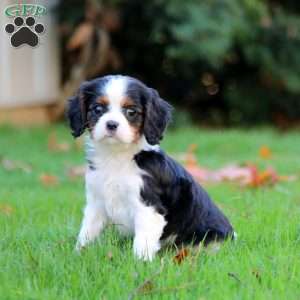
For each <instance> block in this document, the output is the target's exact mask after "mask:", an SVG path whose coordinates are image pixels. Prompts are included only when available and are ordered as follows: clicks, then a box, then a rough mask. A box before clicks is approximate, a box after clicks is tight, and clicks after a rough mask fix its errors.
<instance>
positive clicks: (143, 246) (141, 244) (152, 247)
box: [133, 238, 160, 261]
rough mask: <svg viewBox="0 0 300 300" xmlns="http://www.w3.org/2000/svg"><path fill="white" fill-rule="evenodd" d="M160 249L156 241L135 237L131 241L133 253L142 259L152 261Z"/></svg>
mask: <svg viewBox="0 0 300 300" xmlns="http://www.w3.org/2000/svg"><path fill="white" fill-rule="evenodd" d="M159 249H160V245H159V243H158V242H152V243H151V241H150V242H149V241H148V240H146V239H137V238H136V239H135V240H134V243H133V252H134V255H135V256H136V257H137V258H138V259H141V260H144V261H152V260H153V258H154V256H155V254H156V252H157V251H158V250H159Z"/></svg>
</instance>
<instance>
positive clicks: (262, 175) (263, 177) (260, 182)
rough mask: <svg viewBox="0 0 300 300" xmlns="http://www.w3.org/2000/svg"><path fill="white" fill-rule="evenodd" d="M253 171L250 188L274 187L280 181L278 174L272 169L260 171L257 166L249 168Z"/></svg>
mask: <svg viewBox="0 0 300 300" xmlns="http://www.w3.org/2000/svg"><path fill="white" fill-rule="evenodd" d="M249 168H250V170H251V179H250V181H249V183H248V186H250V187H254V188H257V187H260V186H265V185H274V184H275V183H277V182H278V181H279V176H278V174H277V173H276V172H275V171H274V170H273V169H271V168H269V169H267V170H264V171H259V170H258V168H257V167H256V166H253V165H252V166H249Z"/></svg>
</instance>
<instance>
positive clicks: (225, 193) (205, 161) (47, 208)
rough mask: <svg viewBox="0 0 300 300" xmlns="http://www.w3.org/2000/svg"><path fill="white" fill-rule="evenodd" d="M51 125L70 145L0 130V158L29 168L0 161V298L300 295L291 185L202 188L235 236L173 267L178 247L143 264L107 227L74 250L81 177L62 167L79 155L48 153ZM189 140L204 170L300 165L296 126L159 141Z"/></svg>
mask: <svg viewBox="0 0 300 300" xmlns="http://www.w3.org/2000/svg"><path fill="white" fill-rule="evenodd" d="M53 131H55V132H56V133H57V136H58V139H59V140H60V141H68V142H69V143H73V141H72V138H71V137H70V135H69V132H68V129H66V128H65V127H64V126H63V125H56V126H52V127H45V128H39V129H31V130H29V129H13V128H10V127H5V128H2V129H0V136H1V138H0V155H1V156H2V157H5V158H7V159H10V160H13V161H22V162H26V163H28V164H31V166H32V172H31V173H29V174H27V173H24V172H23V171H21V170H14V171H10V172H8V171H7V170H5V169H4V168H3V167H1V166H0V186H1V188H0V266H1V268H0V298H1V299H43V300H46V299H128V298H129V297H131V298H136V299H141V298H145V299H230V300H232V299H243V300H244V299H300V222H299V220H300V218H299V213H300V182H299V181H295V182H286V183H280V184H278V185H276V186H274V187H269V188H259V189H256V190H254V189H242V188H240V187H238V186H235V185H232V184H228V183H227V184H225V183H224V184H218V185H210V186H207V187H206V188H207V190H208V191H209V193H210V194H211V196H212V197H213V198H214V199H215V201H216V202H217V203H218V205H220V206H221V207H222V209H223V210H224V211H225V213H226V214H227V215H228V216H229V218H230V219H231V221H232V223H233V224H234V227H235V229H236V231H237V232H238V234H239V239H238V241H237V242H236V243H230V242H229V243H226V244H225V245H224V246H223V247H222V248H221V250H220V251H219V252H218V253H217V254H215V255H213V254H211V253H209V252H205V251H200V252H199V255H198V256H196V257H195V256H192V255H190V256H188V257H187V258H186V259H185V260H184V261H183V262H182V263H181V264H180V265H178V264H176V263H174V261H173V257H174V255H175V254H176V251H174V250H164V251H162V252H161V253H160V254H159V255H158V256H157V258H156V259H155V260H154V262H152V263H143V262H140V261H137V260H136V259H135V258H134V257H133V254H132V241H131V240H124V239H121V238H120V237H119V235H118V234H117V233H116V232H115V231H114V229H113V228H109V229H108V230H107V231H106V232H105V233H104V235H103V236H102V237H101V238H100V239H99V240H98V241H97V242H96V243H95V244H93V245H91V247H89V248H88V249H87V250H86V251H85V252H84V253H83V254H82V255H77V254H76V253H75V252H74V244H75V240H76V235H77V233H78V230H79V225H80V221H81V215H82V213H81V211H82V207H83V204H84V183H83V180H82V179H76V180H75V179H70V178H69V177H68V176H67V174H66V169H67V168H68V166H73V165H77V164H81V163H83V161H84V155H83V153H82V150H78V149H76V147H73V148H72V150H71V151H69V152H66V153H53V152H51V151H49V150H48V148H47V140H48V136H49V134H50V133H51V132H53ZM190 143H196V144H198V145H199V147H198V150H197V156H198V159H199V161H200V163H201V164H202V165H204V166H208V167H211V168H216V167H220V166H222V165H224V164H226V163H230V162H233V161H235V162H244V161H253V162H255V163H257V164H258V165H260V166H267V165H272V166H273V167H275V168H276V169H277V170H278V171H279V172H280V173H281V174H297V173H298V174H299V171H300V163H299V162H300V158H299V149H300V139H299V134H298V133H296V132H294V133H293V132H291V133H288V134H284V135H280V134H279V133H276V132H275V131H273V130H270V129H259V130H253V131H241V130H229V131H211V130H198V129H193V128H187V129H181V130H177V131H175V132H172V131H170V132H169V133H168V134H167V137H166V139H165V141H164V143H163V147H164V148H165V149H166V150H167V151H168V152H169V153H178V152H183V151H185V150H186V149H187V147H188V145H189V144H190ZM262 145H268V146H269V147H270V148H271V149H272V152H273V156H272V159H270V160H268V161H263V160H262V159H260V158H259V156H258V154H257V153H258V149H259V147H260V146H262ZM43 173H44V174H53V175H55V176H57V177H58V179H59V184H58V185H55V186H45V185H43V184H41V182H40V179H39V178H40V175H41V174H43ZM138 287H140V288H139V289H138Z"/></svg>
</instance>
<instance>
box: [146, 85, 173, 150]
mask: <svg viewBox="0 0 300 300" xmlns="http://www.w3.org/2000/svg"><path fill="white" fill-rule="evenodd" d="M148 92H149V95H148V97H147V99H146V103H145V120H144V135H145V138H146V140H147V142H148V143H149V144H150V145H156V144H159V142H160V140H161V139H162V138H163V133H164V131H165V129H166V128H167V125H168V123H169V122H170V120H171V116H172V109H173V108H172V106H171V105H170V104H169V103H168V102H166V101H165V100H163V99H161V98H160V96H159V94H158V92H157V91H156V90H154V89H151V88H148Z"/></svg>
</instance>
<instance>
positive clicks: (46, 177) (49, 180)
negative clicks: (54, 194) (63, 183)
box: [40, 174, 59, 186]
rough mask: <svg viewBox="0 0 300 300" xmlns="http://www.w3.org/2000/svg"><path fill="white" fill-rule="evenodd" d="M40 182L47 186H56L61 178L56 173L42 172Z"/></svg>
mask: <svg viewBox="0 0 300 300" xmlns="http://www.w3.org/2000/svg"><path fill="white" fill-rule="evenodd" d="M40 182H41V183H42V184H43V185H45V186H55V185H57V184H58V182H59V180H58V178H57V177H56V176H55V175H50V174H42V175H41V176H40Z"/></svg>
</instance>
